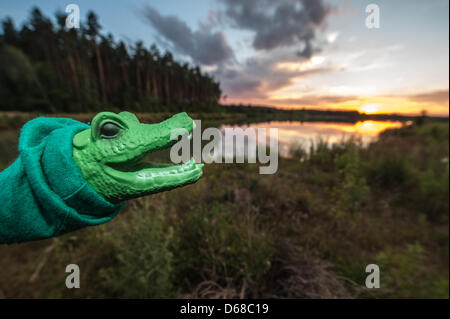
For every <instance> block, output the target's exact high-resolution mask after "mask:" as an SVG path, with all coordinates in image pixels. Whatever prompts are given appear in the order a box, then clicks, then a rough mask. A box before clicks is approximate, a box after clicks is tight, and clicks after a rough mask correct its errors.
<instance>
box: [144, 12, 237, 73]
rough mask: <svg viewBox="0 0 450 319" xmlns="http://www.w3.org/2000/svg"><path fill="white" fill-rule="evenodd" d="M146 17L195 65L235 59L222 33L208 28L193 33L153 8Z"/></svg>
mask: <svg viewBox="0 0 450 319" xmlns="http://www.w3.org/2000/svg"><path fill="white" fill-rule="evenodd" d="M144 15H145V17H146V18H147V20H148V22H149V23H150V24H151V25H152V26H153V28H154V29H155V30H156V31H158V33H159V35H160V36H162V37H163V38H164V39H165V40H166V41H168V42H170V43H171V44H172V45H173V48H174V49H175V50H176V51H177V52H178V53H181V54H184V55H188V56H190V57H191V58H192V59H193V60H194V62H195V63H199V64H202V65H213V64H218V63H223V62H224V61H227V60H229V59H231V58H232V57H233V50H232V49H231V47H230V46H229V45H228V43H227V40H226V37H225V35H224V34H223V33H222V32H212V31H211V30H210V29H208V28H200V29H199V30H197V31H192V30H191V28H190V27H189V26H188V25H187V24H186V23H185V22H184V21H182V20H180V19H179V18H178V17H176V16H162V15H161V14H160V13H159V12H158V11H157V10H156V9H154V8H152V7H146V8H145V12H144Z"/></svg>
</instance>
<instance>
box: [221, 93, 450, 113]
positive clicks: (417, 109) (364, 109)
mask: <svg viewBox="0 0 450 319" xmlns="http://www.w3.org/2000/svg"><path fill="white" fill-rule="evenodd" d="M316 99H317V101H314V99H311V100H312V101H311V103H307V104H306V103H299V102H297V101H300V102H301V101H302V97H298V98H297V99H296V98H293V97H291V98H278V97H275V96H272V97H270V98H269V99H233V98H228V99H227V100H226V101H223V102H224V104H240V103H242V104H244V105H247V104H250V105H254V106H269V107H276V108H280V109H303V108H305V109H314V110H324V111H325V110H335V111H359V112H361V113H366V114H379V113H384V114H394V113H395V114H400V115H412V116H418V115H420V114H421V113H422V111H423V110H426V112H427V114H428V115H431V116H449V105H448V104H446V105H442V104H435V103H426V102H417V101H413V100H410V99H407V98H404V97H395V96H364V97H356V98H351V97H350V98H348V100H345V97H343V99H342V100H343V101H342V102H339V101H338V100H336V101H332V100H330V101H329V102H328V100H327V99H326V97H325V98H324V99H323V100H321V96H317V97H316Z"/></svg>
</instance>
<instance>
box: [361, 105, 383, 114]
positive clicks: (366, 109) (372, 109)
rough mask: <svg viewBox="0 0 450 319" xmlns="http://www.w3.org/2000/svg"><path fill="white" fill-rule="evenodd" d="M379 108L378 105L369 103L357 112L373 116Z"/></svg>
mask: <svg viewBox="0 0 450 319" xmlns="http://www.w3.org/2000/svg"><path fill="white" fill-rule="evenodd" d="M379 108H380V105H379V104H373V103H370V104H366V105H364V106H362V107H361V108H360V109H359V110H360V111H361V112H364V113H367V114H373V113H377V112H378V110H379Z"/></svg>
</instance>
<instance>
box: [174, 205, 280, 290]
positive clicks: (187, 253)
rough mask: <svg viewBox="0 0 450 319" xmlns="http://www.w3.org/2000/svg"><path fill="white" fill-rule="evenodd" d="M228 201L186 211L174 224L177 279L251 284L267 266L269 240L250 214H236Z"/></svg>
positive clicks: (193, 281)
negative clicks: (175, 228)
mask: <svg viewBox="0 0 450 319" xmlns="http://www.w3.org/2000/svg"><path fill="white" fill-rule="evenodd" d="M234 211H235V209H234V207H233V206H232V205H230V204H219V203H212V204H211V205H208V206H203V207H201V208H200V209H197V210H192V211H190V212H189V213H188V214H187V216H186V217H185V220H184V221H181V222H180V224H179V225H178V227H177V231H176V232H177V234H178V236H179V237H178V238H177V240H178V242H177V245H176V253H175V256H176V267H177V270H178V279H179V280H181V281H183V280H184V281H185V280H188V281H189V282H191V283H195V284H198V283H199V282H201V281H213V282H215V283H217V284H222V285H224V284H226V283H227V280H229V279H231V278H232V280H233V283H234V284H235V285H247V284H249V285H252V284H254V283H257V282H258V280H259V279H260V278H261V277H262V275H264V274H265V273H266V272H267V271H268V270H269V268H270V258H271V256H272V254H273V241H272V238H271V236H269V234H268V233H267V232H266V231H264V230H263V229H262V227H261V225H260V223H259V222H258V220H257V219H256V218H255V217H254V216H252V215H251V214H243V215H240V216H237V214H235V213H234Z"/></svg>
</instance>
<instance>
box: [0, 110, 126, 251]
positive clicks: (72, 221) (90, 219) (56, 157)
mask: <svg viewBox="0 0 450 319" xmlns="http://www.w3.org/2000/svg"><path fill="white" fill-rule="evenodd" d="M87 128H89V126H88V125H86V124H84V123H81V122H78V121H75V120H72V119H65V118H43V117H41V118H36V119H34V120H31V121H29V122H28V123H26V124H25V125H24V127H23V128H22V130H21V134H20V138H19V157H18V158H17V159H16V161H15V162H14V163H13V164H11V165H10V166H9V167H8V168H6V169H5V170H4V171H2V172H1V173H0V185H1V189H0V201H1V203H2V204H1V207H0V243H8V244H11V243H15V242H24V241H31V240H38V239H43V238H49V237H53V236H58V235H61V234H63V233H67V232H70V231H74V230H77V229H80V228H82V227H85V226H93V225H98V224H102V223H105V222H107V221H109V220H111V219H112V218H114V217H115V216H116V215H117V214H118V213H119V212H120V210H121V209H122V208H123V207H124V206H125V202H122V203H120V204H112V203H110V202H108V201H106V200H105V199H104V198H103V197H102V196H100V195H99V194H97V193H96V192H95V191H94V189H92V187H90V186H89V184H88V183H87V182H86V181H85V180H84V179H83V177H82V175H81V173H80V171H79V169H78V167H77V166H76V164H75V162H74V160H73V157H72V152H73V148H72V139H73V137H74V136H75V134H76V133H78V132H80V131H82V130H85V129H87Z"/></svg>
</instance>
